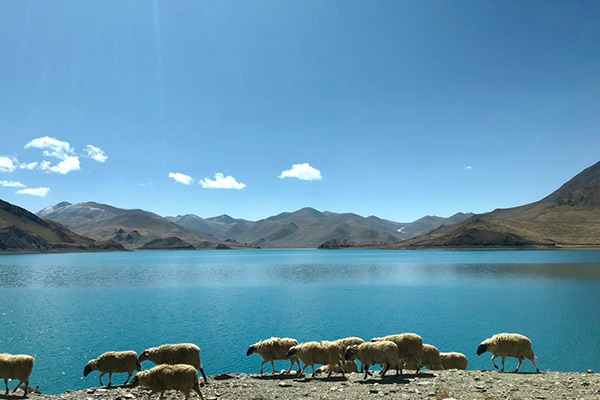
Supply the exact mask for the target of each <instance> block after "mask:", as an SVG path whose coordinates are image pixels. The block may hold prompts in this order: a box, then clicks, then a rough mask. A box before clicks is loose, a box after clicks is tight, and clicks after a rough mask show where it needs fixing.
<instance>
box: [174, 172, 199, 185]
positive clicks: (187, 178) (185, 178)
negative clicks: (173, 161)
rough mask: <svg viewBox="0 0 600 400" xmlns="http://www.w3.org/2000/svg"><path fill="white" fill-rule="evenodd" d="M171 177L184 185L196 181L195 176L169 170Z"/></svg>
mask: <svg viewBox="0 0 600 400" xmlns="http://www.w3.org/2000/svg"><path fill="white" fill-rule="evenodd" d="M169 178H173V179H175V182H179V183H183V184H184V185H189V184H190V183H192V182H194V178H192V177H191V176H188V175H185V174H181V173H179V172H169Z"/></svg>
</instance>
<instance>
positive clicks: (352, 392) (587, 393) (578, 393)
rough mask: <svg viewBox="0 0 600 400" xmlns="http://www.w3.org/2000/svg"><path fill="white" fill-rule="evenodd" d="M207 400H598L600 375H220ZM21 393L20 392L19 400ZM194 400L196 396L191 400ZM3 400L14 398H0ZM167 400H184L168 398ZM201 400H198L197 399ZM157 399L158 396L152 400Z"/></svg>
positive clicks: (139, 394) (79, 394)
mask: <svg viewBox="0 0 600 400" xmlns="http://www.w3.org/2000/svg"><path fill="white" fill-rule="evenodd" d="M148 393H149V391H147V390H145V389H140V388H135V389H130V388H128V387H124V386H115V387H111V388H94V389H87V390H81V391H73V392H67V393H64V394H60V395H53V396H49V395H44V394H40V393H30V394H29V398H30V399H31V400H137V399H144V400H145V399H147V396H148ZM202 393H203V395H204V398H205V399H206V400H238V399H239V400H242V399H248V400H275V399H277V400H292V399H316V400H334V399H340V400H342V399H343V400H352V399H378V398H384V399H434V400H439V399H461V400H462V399H487V400H491V399H520V400H526V399H600V375H599V374H594V373H565V372H544V373H540V374H526V373H520V374H514V373H499V372H495V371H456V370H450V371H424V372H423V373H421V374H419V375H418V376H417V375H410V374H407V375H404V376H403V377H396V376H394V374H393V373H392V374H391V376H386V377H384V378H383V379H381V378H380V377H379V376H377V375H375V376H373V377H370V378H369V379H367V380H362V374H357V373H353V374H346V377H345V378H344V377H341V376H336V375H334V376H332V377H331V378H326V377H325V376H319V377H318V378H317V379H309V378H305V377H298V376H295V375H275V376H272V375H265V376H263V377H261V376H260V375H245V374H222V375H216V376H211V377H209V384H208V386H205V387H203V388H202ZM21 394H22V392H17V395H19V396H20V395H21ZM193 396H195V395H193ZM0 398H2V399H8V398H14V397H13V396H3V395H0ZM165 398H166V399H168V400H175V399H177V400H183V398H184V397H183V394H181V393H178V392H174V391H172V392H169V393H168V394H167V395H166V396H165ZM196 398H197V397H196ZM153 399H158V396H155V397H153Z"/></svg>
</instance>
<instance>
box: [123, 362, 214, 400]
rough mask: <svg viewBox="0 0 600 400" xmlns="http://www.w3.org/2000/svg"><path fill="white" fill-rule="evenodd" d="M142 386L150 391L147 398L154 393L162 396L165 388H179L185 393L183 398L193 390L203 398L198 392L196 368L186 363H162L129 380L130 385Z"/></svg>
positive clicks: (188, 395) (187, 396)
mask: <svg viewBox="0 0 600 400" xmlns="http://www.w3.org/2000/svg"><path fill="white" fill-rule="evenodd" d="M137 386H144V387H147V388H148V389H150V390H151V391H152V393H150V395H149V396H148V400H149V399H150V398H151V397H152V395H153V394H154V393H160V397H161V398H163V396H164V392H165V391H166V390H179V391H180V392H183V394H184V395H185V400H187V399H188V398H189V397H190V392H191V391H192V390H193V391H195V392H196V393H198V395H199V396H200V399H204V396H202V392H200V384H199V383H198V374H197V373H196V368H195V367H193V366H191V365H188V364H175V365H171V364H163V365H159V366H157V367H154V368H152V369H151V370H148V371H142V372H140V373H138V374H137V375H136V376H135V378H133V380H132V381H131V387H137Z"/></svg>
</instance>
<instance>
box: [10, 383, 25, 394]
mask: <svg viewBox="0 0 600 400" xmlns="http://www.w3.org/2000/svg"><path fill="white" fill-rule="evenodd" d="M22 384H23V382H21V381H19V384H18V385H17V387H16V388H14V389H13V391H12V392H13V393H14V392H16V391H17V389H19V387H20V386H21V385H22ZM25 393H27V392H25Z"/></svg>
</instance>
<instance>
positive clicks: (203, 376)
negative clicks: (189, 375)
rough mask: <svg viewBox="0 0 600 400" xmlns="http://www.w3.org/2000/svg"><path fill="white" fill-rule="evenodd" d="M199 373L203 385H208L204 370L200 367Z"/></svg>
mask: <svg viewBox="0 0 600 400" xmlns="http://www.w3.org/2000/svg"><path fill="white" fill-rule="evenodd" d="M200 373H201V374H202V379H204V383H206V384H207V385H208V378H207V377H206V374H205V373H204V368H202V366H200Z"/></svg>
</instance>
